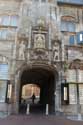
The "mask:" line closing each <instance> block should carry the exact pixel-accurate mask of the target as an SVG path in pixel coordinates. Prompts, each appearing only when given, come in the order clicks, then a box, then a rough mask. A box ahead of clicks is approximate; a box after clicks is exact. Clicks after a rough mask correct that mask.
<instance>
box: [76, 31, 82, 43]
mask: <svg viewBox="0 0 83 125" xmlns="http://www.w3.org/2000/svg"><path fill="white" fill-rule="evenodd" d="M77 44H83V32H78V33H77Z"/></svg>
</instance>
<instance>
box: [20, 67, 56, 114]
mask: <svg viewBox="0 0 83 125" xmlns="http://www.w3.org/2000/svg"><path fill="white" fill-rule="evenodd" d="M55 74H56V72H55ZM55 74H54V72H53V71H50V70H47V69H43V68H32V69H28V70H24V71H23V72H22V75H21V83H20V92H19V112H20V113H22V109H23V107H22V103H24V105H25V108H24V111H23V113H26V108H27V104H29V105H30V113H35V114H39V113H42V114H43V113H45V111H46V104H48V106H49V108H48V110H49V114H53V113H55V94H54V93H55V89H56V88H55V86H56V78H55V77H56V76H57V75H55ZM33 94H34V95H35V98H34V102H33V101H32V95H33Z"/></svg>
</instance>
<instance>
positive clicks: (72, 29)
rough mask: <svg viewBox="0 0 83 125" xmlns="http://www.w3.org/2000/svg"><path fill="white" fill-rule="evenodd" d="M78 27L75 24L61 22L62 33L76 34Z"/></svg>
mask: <svg viewBox="0 0 83 125" xmlns="http://www.w3.org/2000/svg"><path fill="white" fill-rule="evenodd" d="M75 29H76V26H75V23H74V22H69V21H61V31H68V32H75Z"/></svg>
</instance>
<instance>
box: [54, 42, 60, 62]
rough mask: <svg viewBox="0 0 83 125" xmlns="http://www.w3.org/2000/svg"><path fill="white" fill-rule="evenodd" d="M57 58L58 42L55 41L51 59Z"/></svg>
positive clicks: (55, 59)
mask: <svg viewBox="0 0 83 125" xmlns="http://www.w3.org/2000/svg"><path fill="white" fill-rule="evenodd" d="M58 60H59V43H57V42H55V43H54V44H53V61H58Z"/></svg>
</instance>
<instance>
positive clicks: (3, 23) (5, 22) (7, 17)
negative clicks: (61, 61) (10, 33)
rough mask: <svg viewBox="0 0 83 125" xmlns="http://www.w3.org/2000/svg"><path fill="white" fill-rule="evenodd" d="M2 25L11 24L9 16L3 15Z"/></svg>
mask: <svg viewBox="0 0 83 125" xmlns="http://www.w3.org/2000/svg"><path fill="white" fill-rule="evenodd" d="M2 18H3V21H2V25H5V26H8V25H9V24H10V20H9V16H3V17H2Z"/></svg>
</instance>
